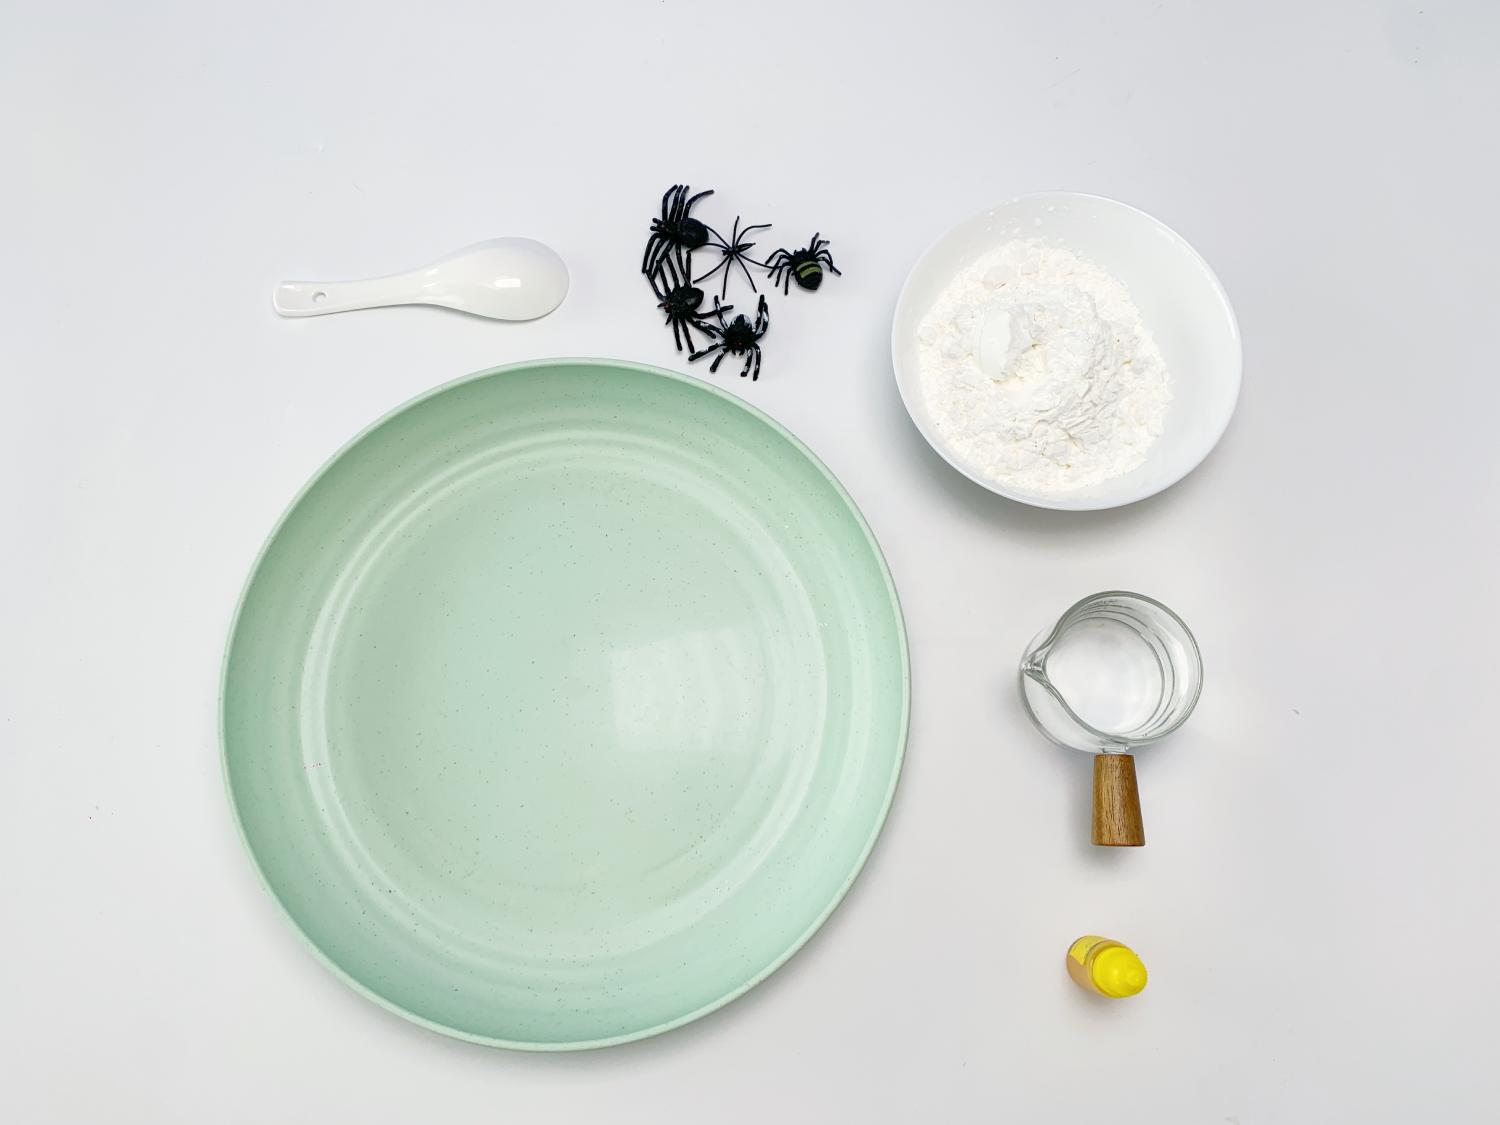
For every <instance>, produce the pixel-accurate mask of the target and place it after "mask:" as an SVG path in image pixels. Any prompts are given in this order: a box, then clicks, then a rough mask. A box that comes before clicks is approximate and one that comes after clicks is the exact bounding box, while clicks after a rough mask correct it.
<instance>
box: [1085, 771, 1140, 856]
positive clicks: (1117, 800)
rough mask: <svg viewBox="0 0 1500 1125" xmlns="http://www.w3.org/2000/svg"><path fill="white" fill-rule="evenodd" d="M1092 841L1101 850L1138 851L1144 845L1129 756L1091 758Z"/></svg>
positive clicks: (1135, 787)
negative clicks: (1092, 796)
mask: <svg viewBox="0 0 1500 1125" xmlns="http://www.w3.org/2000/svg"><path fill="white" fill-rule="evenodd" d="M1093 841H1094V843H1095V844H1098V845H1099V846H1100V847H1105V848H1138V847H1140V846H1141V845H1143V844H1144V843H1145V842H1146V829H1145V826H1144V825H1143V824H1142V823H1141V792H1140V789H1139V788H1137V786H1136V782H1135V759H1134V758H1133V757H1131V756H1130V755H1129V754H1095V755H1094V831H1093Z"/></svg>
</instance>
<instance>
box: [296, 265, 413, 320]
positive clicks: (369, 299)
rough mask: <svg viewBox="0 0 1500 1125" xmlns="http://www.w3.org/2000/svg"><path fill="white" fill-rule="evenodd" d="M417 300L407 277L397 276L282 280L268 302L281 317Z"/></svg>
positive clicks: (375, 306)
mask: <svg viewBox="0 0 1500 1125" xmlns="http://www.w3.org/2000/svg"><path fill="white" fill-rule="evenodd" d="M417 299H418V298H416V296H415V295H414V294H413V293H412V286H411V282H410V279H409V278H405V277H402V276H400V275H398V276H396V277H372V278H367V279H365V280H363V281H283V282H282V283H281V284H280V285H278V286H277V287H276V291H275V293H274V294H272V296H271V305H272V307H274V308H275V309H276V311H277V312H279V313H280V314H281V315H282V316H322V315H323V314H324V313H336V312H349V311H351V310H353V309H374V308H379V307H381V306H382V305H405V304H409V303H411V302H413V301H414V300H417Z"/></svg>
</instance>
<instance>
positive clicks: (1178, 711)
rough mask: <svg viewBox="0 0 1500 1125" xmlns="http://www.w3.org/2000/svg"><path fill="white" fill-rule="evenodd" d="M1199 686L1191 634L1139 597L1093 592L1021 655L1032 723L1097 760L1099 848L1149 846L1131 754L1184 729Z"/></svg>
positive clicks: (1162, 609)
mask: <svg viewBox="0 0 1500 1125" xmlns="http://www.w3.org/2000/svg"><path fill="white" fill-rule="evenodd" d="M1202 687H1203V659H1202V657H1201V656H1200V654H1199V652H1198V644H1197V642H1196V641H1195V640H1194V639H1193V634H1192V632H1191V631H1190V630H1189V629H1188V627H1187V626H1186V625H1185V624H1183V621H1182V618H1180V617H1178V616H1177V615H1176V614H1175V613H1173V612H1172V611H1171V610H1170V609H1168V608H1167V607H1166V606H1164V605H1162V603H1161V602H1159V601H1157V600H1156V599H1154V598H1148V597H1146V596H1145V595H1143V594H1132V593H1129V592H1126V591H1123V590H1111V591H1108V592H1105V593H1102V594H1093V595H1091V596H1089V597H1087V598H1084V599H1083V600H1082V601H1080V602H1078V603H1077V604H1075V605H1074V606H1072V608H1070V609H1069V610H1068V611H1067V612H1066V613H1064V614H1063V615H1062V617H1061V618H1059V619H1058V622H1057V624H1056V625H1054V626H1052V628H1051V629H1049V630H1046V631H1044V632H1042V633H1039V634H1037V636H1036V637H1034V638H1033V639H1032V642H1031V644H1030V645H1029V646H1028V647H1027V650H1026V655H1025V656H1024V657H1022V659H1021V695H1022V698H1023V699H1024V700H1025V702H1026V709H1027V711H1028V712H1029V713H1030V715H1031V718H1032V721H1033V722H1035V723H1036V725H1037V727H1038V728H1039V729H1040V730H1041V732H1042V733H1043V734H1045V735H1046V736H1047V737H1048V738H1050V739H1051V740H1052V741H1053V742H1056V743H1057V744H1058V745H1060V746H1068V747H1072V748H1073V749H1075V750H1087V751H1090V752H1091V753H1093V754H1096V755H1097V757H1096V758H1095V759H1094V805H1093V842H1094V843H1095V844H1100V845H1104V846H1109V847H1139V846H1140V845H1142V844H1144V843H1145V842H1146V836H1145V829H1144V827H1143V825H1142V822H1141V802H1140V792H1139V789H1138V787H1137V785H1136V777H1135V759H1134V757H1132V752H1133V751H1134V750H1135V748H1136V747H1138V746H1143V745H1146V744H1148V743H1152V742H1156V741H1158V740H1160V739H1163V738H1165V737H1166V736H1167V735H1169V734H1171V733H1172V732H1173V731H1174V730H1176V729H1177V728H1178V727H1180V726H1181V725H1182V724H1183V723H1184V722H1185V721H1186V720H1187V717H1188V716H1189V715H1191V714H1192V712H1193V707H1194V706H1195V705H1196V704H1197V702H1198V694H1199V692H1200V691H1201V690H1202Z"/></svg>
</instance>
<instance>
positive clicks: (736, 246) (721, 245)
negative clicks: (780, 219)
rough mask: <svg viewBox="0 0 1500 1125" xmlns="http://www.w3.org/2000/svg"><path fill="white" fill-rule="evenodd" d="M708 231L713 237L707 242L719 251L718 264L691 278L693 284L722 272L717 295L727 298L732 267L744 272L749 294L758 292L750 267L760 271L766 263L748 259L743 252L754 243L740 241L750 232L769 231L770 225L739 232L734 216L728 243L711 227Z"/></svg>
mask: <svg viewBox="0 0 1500 1125" xmlns="http://www.w3.org/2000/svg"><path fill="white" fill-rule="evenodd" d="M708 229H709V233H710V234H711V235H712V236H713V237H712V238H710V239H709V241H710V242H711V243H712V244H713V246H714V247H715V249H717V250H718V251H719V255H720V257H719V264H718V265H716V266H715V267H714V268H713V269H711V270H709V271H708V272H707V273H705V274H702V275H701V276H699V277H695V278H693V283H694V284H695V285H696V284H697V283H698V282H700V281H706V280H707V279H708V278H710V277H713V275H714V274H716V273H718V272H719V271H720V270H723V271H724V284H723V285H722V286H721V287H720V289H719V293H720V295H721V296H724V297H727V296H729V272H730V269H731V267H733V266H739V267H740V269H741V270H743V271H744V274H745V280H746V281H748V282H749V283H750V292H752V293H757V292H759V290H758V289H756V288H755V278H753V277H751V276H750V266H759V267H760V268H761V269H765V268H766V263H765V262H757V261H756V260H755V259H754V258H752V257H750V255H749V254H747V253H745V251H747V250H749V249H750V247H752V246H754V245H755V243H753V242H741V241H740V240H741V239H742V238H744V237H745V236H746V235H747V234H749V233H750V232H751V231H756V230H770V229H771V224H770V223H756V224H755V225H754V226H751V227H746V228H745V229H744V230H740V217H739V216H738V215H736V216H735V217H734V232H733V233H732V234H730V236H729V239H728V241H725V239H724V236H723V235H721V234H720V233H719V232H718V231H716V230H714V229H713V227H709V228H708ZM746 262H749V263H750V266H747V265H746V264H745V263H746Z"/></svg>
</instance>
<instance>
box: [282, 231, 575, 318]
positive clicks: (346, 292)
mask: <svg viewBox="0 0 1500 1125" xmlns="http://www.w3.org/2000/svg"><path fill="white" fill-rule="evenodd" d="M567 292H568V267H567V266H566V265H564V264H563V260H562V259H561V258H559V257H558V256H557V252H556V251H555V250H553V249H552V248H551V247H550V246H546V245H543V244H542V243H540V242H537V241H535V240H533V239H530V238H492V239H490V240H489V241H488V242H476V243H475V244H474V245H473V246H466V247H464V249H462V250H455V251H454V252H453V253H452V254H449V255H448V256H447V257H446V258H439V259H438V260H437V261H436V262H433V263H432V264H431V265H429V266H423V267H422V268H420V269H415V270H411V271H409V272H407V273H393V274H391V275H389V276H388V277H371V278H366V279H365V280H363V281H327V282H325V281H283V282H282V283H281V284H280V285H278V286H277V287H276V292H275V294H274V296H273V297H272V299H271V303H272V305H274V306H275V308H276V311H277V312H279V313H280V314H281V315H282V316H322V315H323V314H324V313H336V312H349V311H350V310H351V309H373V308H379V307H381V306H384V305H442V306H443V307H444V308H449V309H458V310H460V311H461V312H467V313H474V314H475V315H477V316H488V317H493V318H494V319H496V320H534V319H536V318H537V317H539V316H546V315H547V314H548V313H549V312H551V311H552V310H553V309H555V308H557V306H558V305H560V304H562V299H563V297H564V295H565V294H566V293H567Z"/></svg>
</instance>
